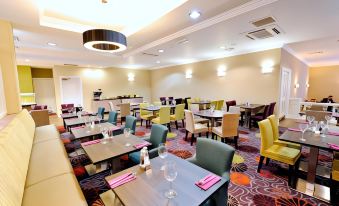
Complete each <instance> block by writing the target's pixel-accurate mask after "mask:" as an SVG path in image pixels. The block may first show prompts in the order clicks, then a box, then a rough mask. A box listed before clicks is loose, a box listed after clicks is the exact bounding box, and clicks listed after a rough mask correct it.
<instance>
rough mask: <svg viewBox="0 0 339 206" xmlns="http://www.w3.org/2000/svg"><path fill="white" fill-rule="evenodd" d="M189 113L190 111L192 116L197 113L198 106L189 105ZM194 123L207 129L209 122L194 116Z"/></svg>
mask: <svg viewBox="0 0 339 206" xmlns="http://www.w3.org/2000/svg"><path fill="white" fill-rule="evenodd" d="M190 111H191V112H192V113H193V114H194V113H195V112H199V105H198V104H191V109H190ZM194 123H196V124H198V123H200V124H207V127H209V124H210V120H209V119H205V118H202V117H199V116H195V115H194Z"/></svg>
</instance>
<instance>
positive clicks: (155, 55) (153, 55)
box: [142, 52, 159, 57]
mask: <svg viewBox="0 0 339 206" xmlns="http://www.w3.org/2000/svg"><path fill="white" fill-rule="evenodd" d="M142 55H145V56H152V57H157V56H159V55H157V54H151V53H146V52H143V53H142Z"/></svg>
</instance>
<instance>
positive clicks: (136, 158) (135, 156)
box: [128, 151, 140, 164]
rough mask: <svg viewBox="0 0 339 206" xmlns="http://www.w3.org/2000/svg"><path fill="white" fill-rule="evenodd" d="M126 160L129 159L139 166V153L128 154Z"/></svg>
mask: <svg viewBox="0 0 339 206" xmlns="http://www.w3.org/2000/svg"><path fill="white" fill-rule="evenodd" d="M128 158H129V159H130V160H131V161H132V162H134V163H137V164H139V163H140V151H137V152H133V153H131V154H129V155H128Z"/></svg>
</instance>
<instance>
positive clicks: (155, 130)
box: [129, 124, 168, 164]
mask: <svg viewBox="0 0 339 206" xmlns="http://www.w3.org/2000/svg"><path fill="white" fill-rule="evenodd" d="M167 133H168V128H167V127H165V126H164V125H160V124H154V125H152V128H151V135H150V136H149V137H145V138H143V140H145V141H147V142H150V143H151V144H152V145H150V146H148V149H149V150H148V155H149V158H150V159H152V158H155V157H157V156H158V147H159V144H160V143H163V144H164V143H166V139H167ZM129 159H130V160H132V161H133V162H134V163H136V164H139V163H140V151H138V152H133V153H131V154H130V155H129Z"/></svg>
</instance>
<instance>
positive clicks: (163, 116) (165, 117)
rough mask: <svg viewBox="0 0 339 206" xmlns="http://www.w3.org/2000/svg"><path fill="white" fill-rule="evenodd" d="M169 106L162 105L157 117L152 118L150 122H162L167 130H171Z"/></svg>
mask: <svg viewBox="0 0 339 206" xmlns="http://www.w3.org/2000/svg"><path fill="white" fill-rule="evenodd" d="M170 115H171V108H170V107H167V106H163V107H161V108H160V110H159V117H157V118H154V119H152V123H154V124H162V125H167V127H168V129H169V131H171V126H170V123H171V118H170Z"/></svg>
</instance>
